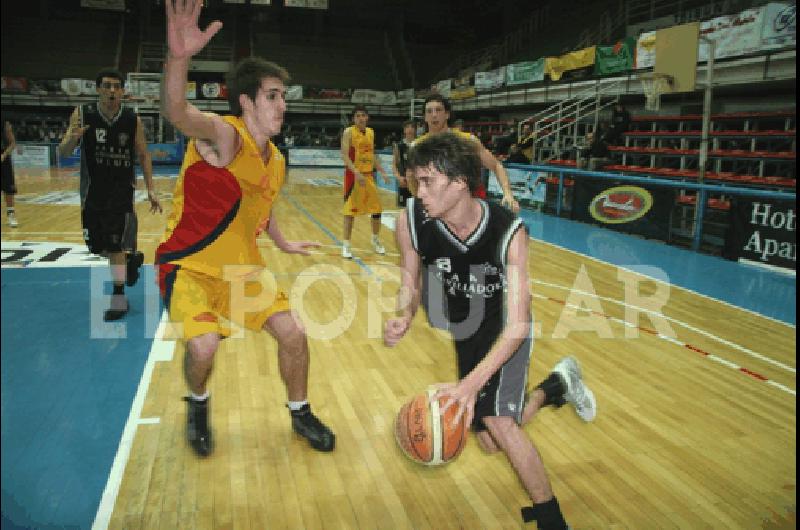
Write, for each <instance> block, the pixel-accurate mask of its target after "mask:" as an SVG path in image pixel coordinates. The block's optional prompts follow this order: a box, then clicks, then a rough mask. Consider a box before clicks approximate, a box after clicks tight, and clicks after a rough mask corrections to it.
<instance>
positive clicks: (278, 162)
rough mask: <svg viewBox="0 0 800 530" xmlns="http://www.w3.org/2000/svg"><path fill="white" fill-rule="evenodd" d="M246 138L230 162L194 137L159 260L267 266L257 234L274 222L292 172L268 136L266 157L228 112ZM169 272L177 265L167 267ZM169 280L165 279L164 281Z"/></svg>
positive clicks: (211, 270) (205, 268)
mask: <svg viewBox="0 0 800 530" xmlns="http://www.w3.org/2000/svg"><path fill="white" fill-rule="evenodd" d="M223 119H224V120H225V121H226V122H228V123H230V124H231V125H233V126H234V127H235V128H236V131H237V132H238V133H239V136H240V138H241V141H242V145H241V148H240V149H239V152H238V153H237V154H236V156H235V158H234V159H233V160H232V161H231V163H230V164H228V165H227V166H225V167H215V166H212V165H211V164H209V163H208V162H206V161H205V160H204V159H203V158H202V157H201V156H200V153H199V152H198V151H197V147H196V145H195V141H194V140H192V141H191V142H189V146H188V148H187V150H186V156H185V157H184V160H183V166H182V167H181V171H180V175H179V176H178V182H177V184H176V186H175V192H174V196H173V210H172V214H171V215H170V217H169V219H168V220H167V228H166V232H165V234H164V237H163V239H162V241H161V244H160V245H159V246H158V249H157V250H156V264H157V265H165V264H171V265H173V266H177V267H181V268H186V269H190V270H193V271H196V272H200V273H202V274H206V275H208V276H213V277H217V278H225V270H224V269H225V266H226V265H237V266H245V267H244V268H242V269H239V270H240V271H244V270H246V269H247V268H248V267H250V268H251V270H252V271H253V272H255V271H259V270H261V269H262V268H263V267H264V265H265V264H264V260H263V258H262V257H261V253H260V252H259V250H258V246H257V245H256V236H257V235H258V233H259V232H261V231H262V230H264V229H265V228H266V226H267V223H268V222H269V217H270V213H271V211H272V205H273V202H274V200H275V197H276V195H277V194H278V191H280V188H281V186H282V185H283V181H284V178H285V174H286V162H285V160H284V158H283V155H282V154H281V153H280V151H278V149H277V148H276V147H275V146H274V145H273V144H272V142H268V145H267V148H268V149H269V152H270V156H269V161H268V163H266V164H265V163H264V159H263V158H262V156H261V150H260V149H259V146H258V145H256V143H255V140H253V137H252V136H251V135H250V133H249V132H248V130H247V127H246V126H245V125H244V122H243V121H242V119H241V118H238V117H236V116H225V117H224V118H223ZM161 269H162V271H161V272H162V273H164V274H167V273H169V272H171V271H172V270H174V269H175V267H161ZM162 285H163V282H162Z"/></svg>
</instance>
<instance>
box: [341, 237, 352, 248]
mask: <svg viewBox="0 0 800 530" xmlns="http://www.w3.org/2000/svg"><path fill="white" fill-rule="evenodd" d="M342 246H345V247H349V246H350V240H349V239H345V240H343V241H342Z"/></svg>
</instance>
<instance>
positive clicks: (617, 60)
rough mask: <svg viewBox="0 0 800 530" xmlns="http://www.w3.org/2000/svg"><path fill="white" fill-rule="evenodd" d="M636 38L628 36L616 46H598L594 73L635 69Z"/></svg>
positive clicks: (612, 72) (611, 72) (610, 72)
mask: <svg viewBox="0 0 800 530" xmlns="http://www.w3.org/2000/svg"><path fill="white" fill-rule="evenodd" d="M635 55H636V39H634V38H633V37H626V38H624V39H622V40H621V41H619V42H617V43H616V44H615V45H614V46H598V47H597V51H596V52H595V60H594V73H595V74H600V75H602V74H614V73H617V72H626V71H628V70H633V65H634V57H635Z"/></svg>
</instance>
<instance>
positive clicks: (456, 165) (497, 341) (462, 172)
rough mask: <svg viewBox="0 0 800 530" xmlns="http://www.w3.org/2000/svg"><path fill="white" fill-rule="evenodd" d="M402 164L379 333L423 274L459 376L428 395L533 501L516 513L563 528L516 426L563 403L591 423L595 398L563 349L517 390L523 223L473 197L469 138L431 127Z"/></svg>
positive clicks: (388, 338) (525, 332)
mask: <svg viewBox="0 0 800 530" xmlns="http://www.w3.org/2000/svg"><path fill="white" fill-rule="evenodd" d="M408 167H409V168H410V169H411V170H412V171H413V172H414V176H415V177H416V181H417V196H416V198H412V199H409V201H407V205H406V215H401V216H400V217H399V219H398V222H397V239H398V247H399V248H400V253H401V267H402V286H401V289H400V293H399V296H398V308H399V310H400V311H401V314H402V316H400V317H398V318H392V319H390V320H389V321H387V323H386V327H385V331H384V340H385V342H386V344H387V345H389V346H394V345H395V344H397V342H398V341H399V340H400V339H401V338H402V337H403V336H404V335H405V333H406V332H407V331H408V329H409V326H410V325H411V321H412V319H413V316H414V313H415V312H416V309H417V308H418V307H419V303H420V301H421V298H422V295H421V293H422V292H423V290H422V289H421V287H420V283H421V281H425V282H426V288H425V289H424V292H425V298H427V299H426V300H424V301H423V302H424V304H425V307H426V312H427V313H428V319H429V322H430V323H431V325H433V326H436V327H442V328H445V329H447V330H448V331H449V332H450V334H451V335H452V337H453V341H454V343H455V349H456V353H457V360H458V372H459V382H458V383H450V384H443V385H440V387H439V391H438V392H437V394H436V395H435V396H434V397H433V398H432V399H438V398H440V397H444V398H445V399H446V403H445V405H444V409H447V408H448V407H450V406H456V407H458V412H457V414H456V420H455V421H458V419H460V418H461V416H462V415H466V420H467V422H468V423H470V424H471V425H472V428H473V430H475V431H477V437H478V440H479V442H480V444H481V446H482V447H483V448H484V449H485V450H486V451H489V452H494V451H497V450H501V451H503V452H504V453H505V455H506V457H507V458H508V460H509V462H510V463H511V465H512V467H513V468H514V470H515V471H516V473H517V475H518V476H519V478H520V480H521V481H522V484H523V485H524V487H525V490H526V491H527V493H528V495H529V496H530V498H531V499H532V500H533V501H534V503H535V506H533V507H528V508H523V510H522V516H523V519H524V520H525V521H531V520H536V521H537V523H538V527H539V528H540V529H556V528H559V529H560V528H566V523H565V521H564V517H563V515H562V513H561V508H560V507H559V505H558V502H557V501H556V498H555V496H554V495H553V491H552V489H551V487H550V482H549V480H548V478H547V473H546V471H545V468H544V464H543V463H542V459H541V457H540V456H539V453H538V451H537V450H536V448H535V447H534V445H533V444H532V443H531V441H530V439H529V438H528V436H527V434H526V433H525V431H523V430H522V428H521V427H520V426H521V425H523V424H525V423H527V422H528V421H530V419H531V418H532V417H533V416H534V415H535V414H536V412H537V411H538V410H539V409H540V408H541V407H543V406H545V405H556V406H560V405H562V404H564V403H565V402H569V403H571V404H572V405H573V406H574V407H575V410H576V411H577V413H578V415H579V416H580V417H581V418H582V419H583V420H584V421H591V420H593V419H594V416H595V414H596V403H595V400H594V395H593V394H592V392H591V391H590V390H589V389H588V388H587V387H586V386H585V385H584V383H583V381H582V378H581V373H580V368H579V367H578V363H577V361H576V360H575V359H574V358H572V357H567V358H564V359H562V360H561V361H559V362H558V363H557V364H556V366H555V368H554V369H553V372H552V373H551V374H550V375H549V376H548V377H547V378H546V379H545V380H544V381H542V382H541V383H540V384H539V386H537V387H536V389H534V390H533V391H532V392H531V393H530V394H529V395H528V396H525V388H526V384H527V375H528V365H529V362H530V354H531V346H532V337H531V333H530V331H531V314H530V291H529V285H528V264H527V257H528V236H527V233H526V230H525V227H524V225H523V224H522V222H521V221H520V219H519V218H518V217H516V216H515V215H514V214H512V213H511V212H510V211H508V210H506V209H505V208H503V207H502V206H500V205H497V204H494V203H489V202H487V201H484V200H481V199H478V198H475V197H473V196H472V191H473V190H474V189H475V187H476V186H477V185H478V183H479V182H480V176H481V161H480V158H479V157H478V155H477V153H476V150H475V147H474V145H473V144H472V143H471V141H470V140H468V139H464V138H462V137H459V136H457V135H455V134H452V133H442V134H437V135H434V136H433V137H431V138H429V139H427V140H426V141H424V142H419V143H417V144H416V145H415V146H414V147H413V148H412V149H411V152H410V154H409V160H408Z"/></svg>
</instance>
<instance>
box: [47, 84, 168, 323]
mask: <svg viewBox="0 0 800 530" xmlns="http://www.w3.org/2000/svg"><path fill="white" fill-rule="evenodd" d="M96 89H97V93H98V95H99V96H100V97H99V99H98V101H97V103H91V104H87V105H80V106H78V107H76V108H75V110H74V111H73V113H72V116H70V120H69V127H68V128H67V132H66V134H65V135H64V139H63V140H62V141H61V144H60V145H59V146H58V149H59V154H60V155H61V156H69V155H70V154H71V153H72V151H73V150H74V149H75V146H76V145H77V144H78V143H79V142H80V144H81V183H80V192H81V223H82V225H83V238H84V240H85V241H86V246H88V247H89V250H90V251H92V252H93V253H95V254H100V255H103V256H108V259H109V263H110V265H111V277H112V278H113V281H114V293H113V295H112V296H111V307H110V308H109V309H108V310H107V311H106V312H105V315H104V318H105V320H107V321H110V320H119V319H121V318H122V317H124V316H125V315H126V314H127V313H128V301H127V299H126V298H125V284H126V283H127V285H128V286H132V285H134V284H135V283H136V281H137V280H138V279H139V267H141V265H142V262H143V261H144V255H143V254H142V253H141V252H138V251H137V250H136V233H137V220H136V211H135V209H134V191H135V190H136V167H135V163H134V153H135V154H136V155H138V158H139V163H140V164H141V165H142V173H143V174H144V182H145V186H146V187H147V197H148V200H149V201H150V211H151V212H152V213H156V212H161V211H162V209H161V204H160V203H159V201H158V197H157V196H156V194H155V190H154V189H153V164H152V161H151V159H150V154H149V153H148V152H147V143H146V141H145V137H144V128H143V127H142V121H141V120H140V119H139V116H137V115H136V113H135V112H134V111H133V109H129V108H126V107H124V106H123V105H122V97H123V95H124V93H125V88H124V83H123V79H122V74H120V73H119V72H117V71H116V70H111V69H106V70H101V71H100V72H99V73H98V74H97V80H96Z"/></svg>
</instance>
